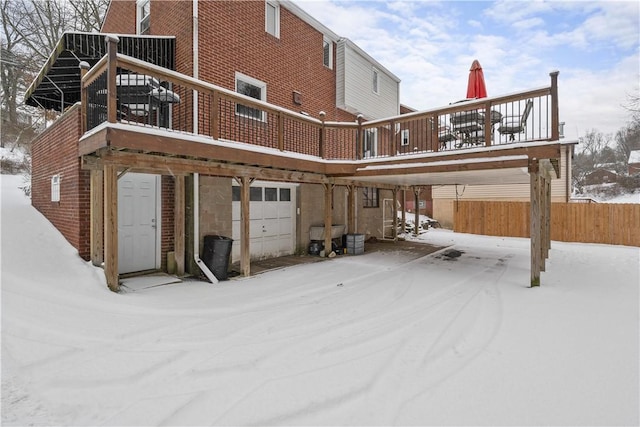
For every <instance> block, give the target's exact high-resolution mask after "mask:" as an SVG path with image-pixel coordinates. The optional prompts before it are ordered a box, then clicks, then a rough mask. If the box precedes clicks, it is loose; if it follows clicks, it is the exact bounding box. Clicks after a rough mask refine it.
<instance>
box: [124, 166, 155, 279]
mask: <svg viewBox="0 0 640 427" xmlns="http://www.w3.org/2000/svg"><path fill="white" fill-rule="evenodd" d="M159 181H160V176H159V175H150V174H143V173H126V174H124V175H123V176H121V177H120V178H119V179H118V272H119V273H131V272H134V271H144V270H153V269H156V268H159V267H160V265H159V262H158V261H159V257H158V253H159V252H158V251H159V249H158V242H159V239H158V232H159V230H160V228H159V213H158V200H159V197H158V191H159V188H160V185H159Z"/></svg>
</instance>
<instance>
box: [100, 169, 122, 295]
mask: <svg viewBox="0 0 640 427" xmlns="http://www.w3.org/2000/svg"><path fill="white" fill-rule="evenodd" d="M104 255H105V262H104V274H105V277H106V279H107V286H109V289H111V290H112V291H113V292H118V291H119V290H120V283H119V282H118V170H117V168H116V167H115V166H113V165H105V166H104Z"/></svg>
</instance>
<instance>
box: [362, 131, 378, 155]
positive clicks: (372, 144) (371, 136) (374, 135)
mask: <svg viewBox="0 0 640 427" xmlns="http://www.w3.org/2000/svg"><path fill="white" fill-rule="evenodd" d="M363 155H364V158H369V157H375V156H377V155H378V129H376V128H372V129H365V131H364V153H363Z"/></svg>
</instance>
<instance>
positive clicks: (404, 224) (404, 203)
mask: <svg viewBox="0 0 640 427" xmlns="http://www.w3.org/2000/svg"><path fill="white" fill-rule="evenodd" d="M406 206H407V189H406V188H403V189H402V232H403V233H404V231H405V230H406V229H407V208H406Z"/></svg>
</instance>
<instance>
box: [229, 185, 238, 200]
mask: <svg viewBox="0 0 640 427" xmlns="http://www.w3.org/2000/svg"><path fill="white" fill-rule="evenodd" d="M231 201H232V202H239V201H240V187H238V186H235V185H234V186H233V187H231Z"/></svg>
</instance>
